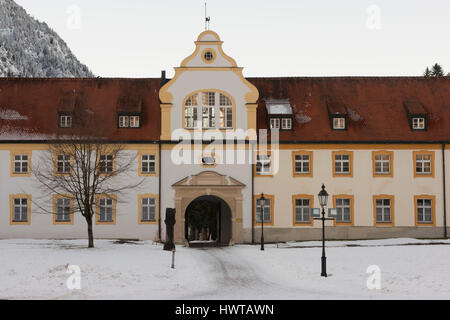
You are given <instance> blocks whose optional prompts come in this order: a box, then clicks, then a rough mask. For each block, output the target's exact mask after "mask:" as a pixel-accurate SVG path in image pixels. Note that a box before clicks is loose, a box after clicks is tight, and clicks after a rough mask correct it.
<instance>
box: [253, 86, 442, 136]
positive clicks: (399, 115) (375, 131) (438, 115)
mask: <svg viewBox="0 0 450 320" xmlns="http://www.w3.org/2000/svg"><path fill="white" fill-rule="evenodd" d="M247 80H249V81H250V82H251V83H253V84H254V85H255V86H256V87H257V88H258V90H259V94H260V99H259V107H258V111H257V118H258V119H257V122H258V127H259V128H260V129H261V128H267V120H266V117H267V113H266V108H265V106H264V99H267V98H275V99H282V98H289V99H290V102H291V105H292V107H293V110H294V130H293V131H281V132H280V141H298V142H443V141H445V142H449V141H450V125H449V124H450V78H449V77H443V78H423V77H324V78H247ZM411 101H414V103H411ZM405 102H406V104H407V105H410V106H411V108H412V109H413V110H415V111H417V110H424V109H425V110H426V111H427V113H428V130H427V131H412V130H411V129H410V126H409V122H408V118H407V113H406V110H405V105H404V103H405ZM327 103H328V106H330V105H332V108H331V109H332V110H331V111H336V112H343V110H344V109H346V111H347V115H348V124H347V127H348V129H347V130H342V131H338V130H332V129H331V126H330V121H329V115H328V111H327ZM343 106H345V107H343ZM420 106H423V107H420Z"/></svg>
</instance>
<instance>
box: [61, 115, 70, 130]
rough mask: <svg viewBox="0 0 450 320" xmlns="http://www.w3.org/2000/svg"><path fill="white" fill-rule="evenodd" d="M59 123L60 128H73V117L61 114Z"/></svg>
mask: <svg viewBox="0 0 450 320" xmlns="http://www.w3.org/2000/svg"><path fill="white" fill-rule="evenodd" d="M58 123H59V127H60V128H72V115H71V114H59V116H58Z"/></svg>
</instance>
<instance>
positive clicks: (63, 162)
mask: <svg viewBox="0 0 450 320" xmlns="http://www.w3.org/2000/svg"><path fill="white" fill-rule="evenodd" d="M56 172H57V173H70V172H71V162H70V156H69V155H62V154H60V155H58V156H57V157H56Z"/></svg>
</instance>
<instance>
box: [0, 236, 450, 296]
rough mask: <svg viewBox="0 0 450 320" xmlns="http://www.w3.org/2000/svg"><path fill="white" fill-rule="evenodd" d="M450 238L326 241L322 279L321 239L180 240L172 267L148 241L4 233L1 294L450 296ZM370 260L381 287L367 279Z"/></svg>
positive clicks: (0, 243)
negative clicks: (73, 283) (73, 281)
mask: <svg viewBox="0 0 450 320" xmlns="http://www.w3.org/2000/svg"><path fill="white" fill-rule="evenodd" d="M449 244H450V240H445V241H442V240H435V241H428V240H415V239H389V240H377V241H339V242H338V241H336V242H328V243H327V246H328V248H327V257H328V259H327V262H328V263H327V266H328V273H329V277H328V278H323V277H320V255H321V249H320V247H318V246H317V245H318V242H303V243H301V244H299V243H287V244H280V247H279V248H277V247H276V246H275V245H267V246H266V250H265V251H260V250H259V246H258V245H255V246H250V245H236V246H233V247H226V248H207V249H194V248H185V247H182V246H178V247H177V252H176V262H175V266H176V268H175V269H171V268H170V264H171V252H167V251H163V250H162V247H161V246H160V245H154V244H152V243H151V242H149V241H144V242H136V243H125V244H118V243H116V242H115V241H110V240H97V241H96V248H94V249H87V248H86V241H83V240H65V241H61V240H0V299H199V300H202V299H237V300H243V299H352V298H353V299H397V298H406V299H450V275H449V273H448V270H449V266H450V246H449ZM299 246H300V248H299ZM68 265H77V266H79V267H80V270H81V284H82V288H81V290H73V291H71V290H69V289H68V288H67V286H66V281H67V279H68V277H69V276H70V275H69V274H68V273H67V266H68ZM370 265H377V266H379V268H380V270H381V279H382V281H381V284H382V287H381V289H380V290H369V289H368V288H367V286H366V281H367V278H368V276H369V275H368V274H367V273H366V270H367V267H368V266H370Z"/></svg>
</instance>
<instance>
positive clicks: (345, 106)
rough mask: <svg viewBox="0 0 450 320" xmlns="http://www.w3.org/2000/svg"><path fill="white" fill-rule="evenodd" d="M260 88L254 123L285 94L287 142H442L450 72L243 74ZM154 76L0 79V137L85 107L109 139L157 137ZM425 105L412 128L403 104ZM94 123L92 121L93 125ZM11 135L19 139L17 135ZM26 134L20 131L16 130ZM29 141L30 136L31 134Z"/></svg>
mask: <svg viewBox="0 0 450 320" xmlns="http://www.w3.org/2000/svg"><path fill="white" fill-rule="evenodd" d="M248 80H249V81H250V82H252V83H253V84H254V85H255V86H256V87H257V88H258V89H259V92H260V99H259V102H258V103H259V108H258V112H257V123H258V128H259V129H265V128H267V118H266V117H267V110H266V107H265V102H264V101H265V99H270V98H272V99H289V101H290V103H291V106H292V108H293V112H294V130H293V131H283V132H280V140H281V141H291V142H444V141H445V142H449V141H450V126H449V123H450V122H449V121H450V78H448V77H446V78H422V77H380V78H377V77H341V78H336V77H329V78H327V77H325V78H248ZM160 87H161V79H105V78H99V79H25V78H0V140H10V139H14V134H11V135H8V134H4V133H5V132H10V131H11V132H14V131H15V130H16V131H20V130H22V131H25V133H30V132H34V133H37V134H39V135H37V136H35V138H34V139H45V135H52V134H64V133H66V132H67V129H63V128H59V127H58V121H57V117H58V112H70V111H74V110H84V111H89V112H90V113H92V114H93V115H94V117H95V119H96V125H98V131H99V132H104V133H105V136H106V137H107V138H108V139H110V140H114V141H136V142H137V141H157V140H159V137H160V131H161V129H160V119H161V113H160V106H159V99H158V93H159V89H160ZM327 106H328V110H330V112H331V113H335V112H339V113H342V112H346V115H347V118H348V125H347V127H348V129H347V130H345V131H335V130H332V129H331V127H330V121H329V113H328V110H327ZM405 108H406V109H407V110H410V113H411V112H412V111H417V110H419V111H420V110H422V111H423V110H425V111H426V112H427V114H428V130H427V131H423V132H422V131H412V130H411V129H410V126H409V123H408V119H407V111H406V110H405ZM140 110H142V128H139V129H119V128H118V127H117V112H139V111H140ZM96 129H97V128H96ZM15 139H18V138H17V137H16V138H15ZM20 139H22V140H27V139H28V138H27V135H26V134H25V135H23V136H20ZM30 140H31V139H30Z"/></svg>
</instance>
